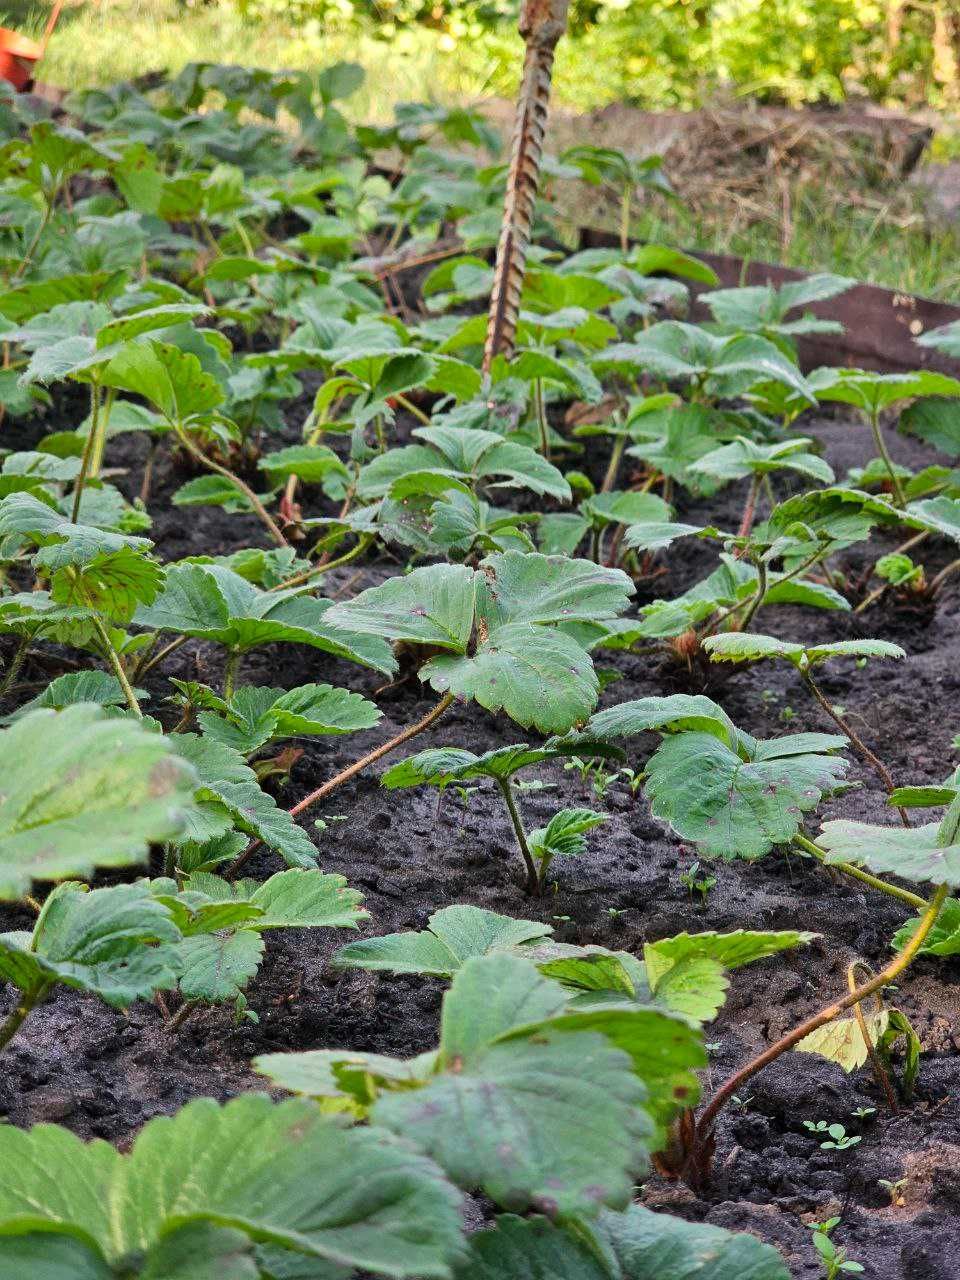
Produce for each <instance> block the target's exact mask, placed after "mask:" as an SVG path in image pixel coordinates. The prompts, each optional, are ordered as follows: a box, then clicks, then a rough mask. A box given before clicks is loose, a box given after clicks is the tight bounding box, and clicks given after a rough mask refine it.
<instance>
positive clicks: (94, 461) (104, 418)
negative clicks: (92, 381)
mask: <svg viewBox="0 0 960 1280" xmlns="http://www.w3.org/2000/svg"><path fill="white" fill-rule="evenodd" d="M116 398H117V393H116V390H115V389H114V388H113V387H108V389H107V396H106V401H105V403H104V404H103V408H102V411H101V412H100V413H99V414H98V417H99V419H100V420H99V422H98V424H97V431H96V434H95V438H94V442H93V452H92V454H91V455H90V474H91V475H92V476H99V474H100V468H101V467H102V466H103V451H104V449H105V448H106V443H107V427H108V426H109V425H110V413H111V410H112V409H113V402H114V400H115V399H116ZM98 400H99V396H98ZM98 409H99V405H98ZM90 431H91V435H93V434H94V432H93V427H92V426H91V428H90Z"/></svg>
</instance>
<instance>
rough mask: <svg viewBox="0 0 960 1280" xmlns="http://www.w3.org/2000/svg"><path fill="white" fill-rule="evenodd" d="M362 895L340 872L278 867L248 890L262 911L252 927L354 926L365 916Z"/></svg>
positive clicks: (337, 927)
mask: <svg viewBox="0 0 960 1280" xmlns="http://www.w3.org/2000/svg"><path fill="white" fill-rule="evenodd" d="M362 901H363V899H362V897H361V895H360V894H359V893H358V892H357V891H356V890H355V889H350V888H348V887H347V882H346V880H345V879H344V877H343V876H339V875H333V874H330V873H326V872H322V871H314V870H299V869H292V870H290V871H280V872H278V873H277V874H276V875H273V876H271V877H270V878H269V880H265V881H264V883H263V884H260V885H257V886H256V888H255V889H254V890H253V892H252V893H251V894H250V902H251V903H252V904H253V905H254V906H255V907H259V908H260V910H261V911H262V912H263V915H262V916H259V917H258V918H257V919H256V920H255V921H253V923H252V926H251V927H252V928H255V929H259V930H262V929H335V928H336V929H355V928H356V927H357V922H358V921H359V920H364V919H366V917H367V914H368V913H367V912H366V911H364V910H363V909H362V908H361V906H360V904H361V902H362Z"/></svg>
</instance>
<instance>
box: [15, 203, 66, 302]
mask: <svg viewBox="0 0 960 1280" xmlns="http://www.w3.org/2000/svg"><path fill="white" fill-rule="evenodd" d="M56 198H57V189H55V190H54V191H53V192H52V193H51V196H50V199H49V200H44V205H43V215H42V217H41V218H40V222H39V224H38V226H37V229H36V231H35V233H34V235H33V239H32V240H31V241H30V243H29V245H27V248H26V251H25V253H24V255H23V257H22V259H21V260H20V265H19V267H17V269H16V271H15V272H14V273H13V275H12V276H11V278H10V285H11V287H12V286H13V285H14V284H15V283H16V281H17V280H19V279H20V278H21V276H22V275H23V274H24V273H25V272H26V270H27V267H29V265H30V263H31V262H32V261H33V255H34V254H35V253H36V251H37V246H38V245H39V243H40V240H41V238H42V236H43V233H44V231H46V229H47V227H48V226H49V224H50V219H51V218H52V217H53V206H54V202H55V201H56Z"/></svg>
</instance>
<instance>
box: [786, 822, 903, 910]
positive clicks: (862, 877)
mask: <svg viewBox="0 0 960 1280" xmlns="http://www.w3.org/2000/svg"><path fill="white" fill-rule="evenodd" d="M793 842H794V844H795V845H797V846H798V847H799V848H800V849H803V850H805V851H806V852H807V853H809V854H810V856H811V857H813V858H816V860H817V861H818V862H820V863H822V864H823V866H825V867H830V868H831V869H832V870H834V871H839V872H841V873H842V874H843V875H845V876H850V877H851V878H852V879H854V880H859V881H860V883H861V884H866V885H869V886H870V888H871V889H878V890H879V891H880V893H886V894H889V896H890V897H891V898H898V899H899V900H900V901H901V902H905V903H906V904H907V905H908V906H910V907H913V908H914V909H915V910H918V911H922V910H923V909H924V907H925V906H926V905H927V900H926V898H921V897H920V895H919V894H918V893H911V892H910V890H909V889H901V888H900V886H899V885H896V884H890V883H889V882H888V881H886V880H881V879H880V877H879V876H872V875H871V874H870V872H869V871H861V869H860V868H859V867H855V866H853V864H852V863H850V862H827V852H826V850H825V849H821V848H820V846H819V845H818V844H814V842H813V841H812V840H809V839H808V838H807V837H806V836H803V835H795V836H794V837H793Z"/></svg>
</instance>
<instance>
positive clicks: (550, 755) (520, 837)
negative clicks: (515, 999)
mask: <svg viewBox="0 0 960 1280" xmlns="http://www.w3.org/2000/svg"><path fill="white" fill-rule="evenodd" d="M585 748H586V749H589V750H590V751H592V752H597V753H599V754H602V755H610V754H615V753H616V752H617V749H616V748H610V747H608V746H607V745H606V744H604V743H600V742H597V743H591V742H590V741H589V740H588V741H586V742H584V741H583V739H582V738H581V737H580V736H579V735H573V736H572V737H571V738H570V739H569V740H566V741H565V740H564V739H562V738H552V739H550V740H549V741H548V742H547V743H546V744H545V745H544V746H543V747H539V748H538V747H528V746H527V744H526V743H520V744H518V745H517V746H512V747H501V748H499V749H498V750H494V751H487V752H485V753H484V755H482V756H477V755H474V753H473V752H472V751H466V750H461V749H457V748H456V747H438V748H436V749H434V750H432V751H421V752H420V753H419V754H418V755H415V756H409V757H408V758H407V759H406V760H401V761H400V762H399V763H398V764H395V765H393V766H392V768H390V769H388V770H387V771H386V773H385V774H384V775H383V777H382V778H381V782H382V784H383V785H384V786H385V787H387V788H388V789H390V790H395V789H396V788H399V787H416V786H422V785H424V784H426V785H428V786H432V787H440V788H444V787H447V786H449V785H450V784H451V783H457V782H460V783H462V782H467V781H472V780H473V779H475V778H490V779H492V781H493V782H494V783H495V784H496V786H497V788H498V789H499V791H500V794H501V796H502V798H503V802H504V805H505V806H506V809H507V814H508V816H509V818H510V823H511V825H512V827H513V831H514V835H515V837H516V841H517V848H518V850H519V851H520V856H521V857H522V858H523V864H524V867H525V869H526V873H527V876H526V891H527V893H536V892H537V891H538V890H540V889H542V887H543V883H544V877H545V876H546V873H547V870H548V868H549V866H550V863H551V862H552V861H553V859H554V858H555V857H556V856H557V855H558V854H560V855H566V856H569V855H571V854H578V853H582V852H583V850H584V849H585V847H586V844H585V841H584V839H583V837H584V835H585V833H586V832H587V831H590V830H591V829H592V828H593V827H596V826H598V825H599V824H600V823H601V822H603V821H604V817H603V814H599V813H595V812H593V810H591V809H561V810H559V811H558V812H557V813H555V814H554V815H553V817H552V818H551V819H550V821H549V823H548V824H547V826H546V827H544V828H538V829H537V830H536V831H530V832H528V831H527V830H526V828H525V827H524V824H523V819H522V818H521V816H520V811H519V808H518V806H517V797H516V794H515V791H514V786H513V779H514V778H515V776H516V775H517V774H518V773H519V772H520V770H521V769H526V768H529V767H530V766H531V765H535V764H541V763H543V762H544V761H547V760H557V759H560V758H561V757H563V756H570V755H574V754H575V753H576V752H577V751H582V750H584V749H585Z"/></svg>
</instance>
